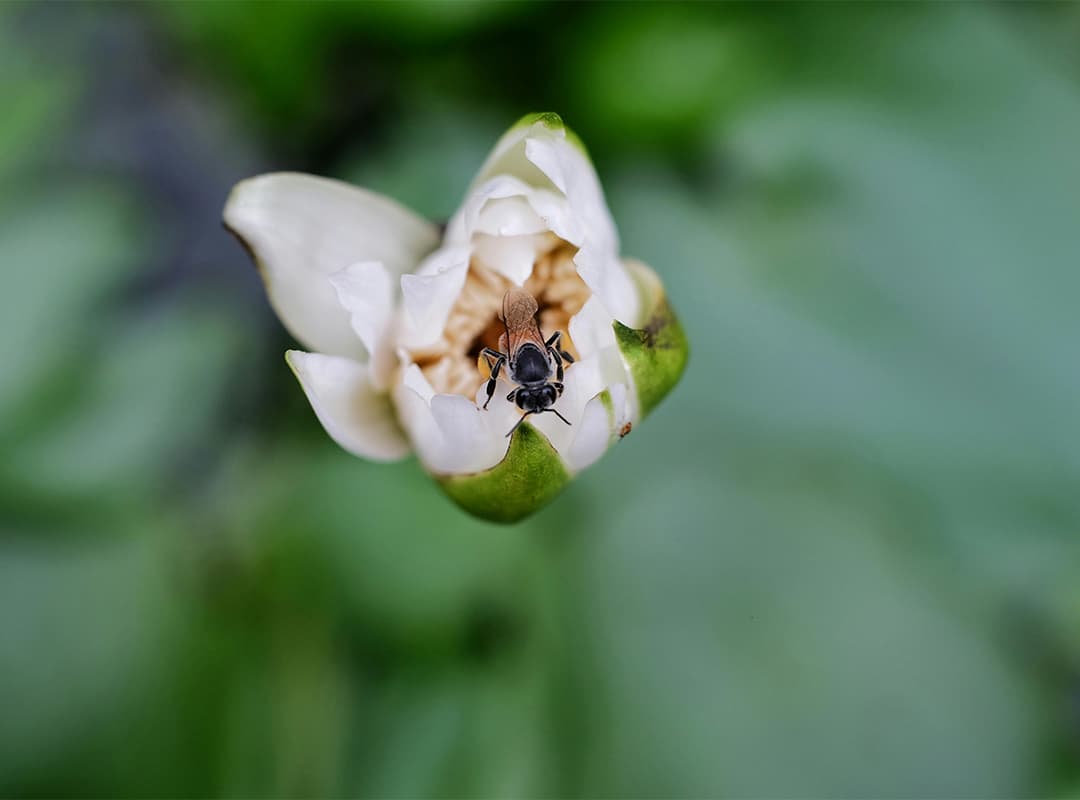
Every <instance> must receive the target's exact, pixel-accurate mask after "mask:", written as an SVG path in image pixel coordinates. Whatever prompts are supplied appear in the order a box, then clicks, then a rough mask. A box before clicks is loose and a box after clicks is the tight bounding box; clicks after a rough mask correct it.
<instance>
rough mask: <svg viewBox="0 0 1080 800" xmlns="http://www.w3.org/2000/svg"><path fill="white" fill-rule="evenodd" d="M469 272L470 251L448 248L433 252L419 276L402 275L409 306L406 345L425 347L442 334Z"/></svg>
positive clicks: (405, 330) (407, 308) (404, 340)
mask: <svg viewBox="0 0 1080 800" xmlns="http://www.w3.org/2000/svg"><path fill="white" fill-rule="evenodd" d="M468 269H469V250H468V248H465V247H447V248H444V249H442V250H438V251H436V252H435V253H433V254H432V255H431V257H429V258H428V259H427V260H425V261H424V263H423V264H421V265H420V268H419V269H418V270H417V271H416V273H415V274H413V275H402V276H401V293H402V296H403V298H404V304H405V320H404V321H405V329H404V331H403V332H402V339H403V342H402V343H403V344H405V345H406V346H408V347H422V346H424V345H427V344H431V343H432V342H434V341H436V340H437V339H438V338H439V336H441V335H442V330H443V328H445V327H446V319H447V317H448V316H449V314H450V309H451V308H453V305H454V301H455V300H456V299H457V296H458V294H459V293H460V292H461V287H462V286H464V285H465V275H466V273H467V272H468Z"/></svg>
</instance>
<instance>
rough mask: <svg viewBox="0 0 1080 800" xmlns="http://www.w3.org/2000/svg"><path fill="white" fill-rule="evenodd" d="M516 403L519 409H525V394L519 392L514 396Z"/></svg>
mask: <svg viewBox="0 0 1080 800" xmlns="http://www.w3.org/2000/svg"><path fill="white" fill-rule="evenodd" d="M514 402H515V403H516V404H517V407H518V408H525V392H522V391H520V390H519V391H518V393H517V394H515V395H514Z"/></svg>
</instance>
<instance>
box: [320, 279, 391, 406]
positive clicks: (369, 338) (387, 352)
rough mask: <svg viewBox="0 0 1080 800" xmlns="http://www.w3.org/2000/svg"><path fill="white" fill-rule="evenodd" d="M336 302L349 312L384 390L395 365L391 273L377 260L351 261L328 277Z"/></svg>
mask: <svg viewBox="0 0 1080 800" xmlns="http://www.w3.org/2000/svg"><path fill="white" fill-rule="evenodd" d="M330 285H331V286H333V287H334V291H335V292H337V297H338V302H339V303H341V305H342V307H344V309H345V310H346V311H348V312H349V321H350V323H351V324H352V328H353V331H354V332H355V333H356V335H357V336H358V337H359V339H360V341H361V342H362V343H363V345H364V349H365V350H367V352H368V356H369V362H368V363H369V364H370V365H371V377H372V381H373V382H374V384H375V386H376V388H378V389H379V390H380V391H385V390H386V389H387V388H388V386H389V382H390V375H391V372H392V371H393V368H394V361H395V359H394V348H393V346H392V342H391V341H390V328H391V321H392V319H393V315H394V294H395V290H396V287H395V286H394V284H393V282H392V278H391V277H390V272H389V271H388V270H387V269H386V267H384V266H383V265H382V263H381V262H379V261H363V262H360V263H359V264H351V265H350V266H348V267H346V268H345V269H343V270H342V271H341V272H335V273H334V274H333V275H331V276H330Z"/></svg>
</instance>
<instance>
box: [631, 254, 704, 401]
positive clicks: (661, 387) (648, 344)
mask: <svg viewBox="0 0 1080 800" xmlns="http://www.w3.org/2000/svg"><path fill="white" fill-rule="evenodd" d="M626 266H627V268H628V269H629V270H630V272H631V273H632V274H633V275H634V276H635V278H636V279H637V281H638V284H639V286H640V287H641V289H642V293H643V295H644V297H645V298H646V299H645V307H646V308H647V309H648V313H647V315H646V321H645V324H644V325H643V326H642V327H641V328H638V329H635V328H630V327H627V326H626V325H623V324H622V323H621V322H618V321H616V322H615V324H614V326H613V327H614V330H615V339H616V341H617V343H618V347H619V350H620V352H621V353H622V355H623V358H624V359H625V360H626V364H627V366H628V367H629V369H630V374H631V375H632V376H633V382H634V388H635V390H636V394H637V401H638V408H639V409H640V411H639V416H640V417H644V416H645V415H646V414H648V413H649V412H650V411H651V410H652V409H653V408H655V407H656V405H657V404H658V403H659V402H660V401H661V400H663V399H664V396H665V395H667V393H668V392H670V391H671V390H672V389H673V388H674V386H675V384H676V383H678V382H679V378H680V377H681V376H682V373H683V370H684V369H685V368H686V361H687V358H688V357H689V343H688V342H687V339H686V334H685V333H684V332H683V329H682V325H681V324H680V323H679V320H678V318H677V317H676V316H675V312H674V311H673V310H672V308H671V306H670V304H669V303H668V301H667V297H666V295H665V294H664V289H663V286H662V285H661V283H660V279H659V278H657V277H656V273H654V272H653V271H652V270H651V269H649V268H648V267H647V266H645V265H644V264H642V263H641V262H639V261H629V260H628V261H627V262H626Z"/></svg>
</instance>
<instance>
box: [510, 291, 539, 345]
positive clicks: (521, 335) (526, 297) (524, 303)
mask: <svg viewBox="0 0 1080 800" xmlns="http://www.w3.org/2000/svg"><path fill="white" fill-rule="evenodd" d="M538 308H539V307H538V306H537V304H536V299H535V298H534V297H533V296H532V295H531V294H529V293H528V292H527V291H526V290H525V289H522V288H520V287H517V286H515V287H512V288H511V289H510V290H509V291H508V292H507V293H506V294H505V295H504V296H503V322H505V323H506V337H507V347H508V349H507V350H506V351H505V352H507V353H508V354H511V355H512V354H513V353H515V352H517V350H518V348H520V347H521V346H522V345H523V344H525V343H526V342H532V343H533V344H535V345H536V346H537V347H539V348H540V349H541V350H544V337H543V336H541V335H540V326H539V325H537V324H536V311H537V309H538Z"/></svg>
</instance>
